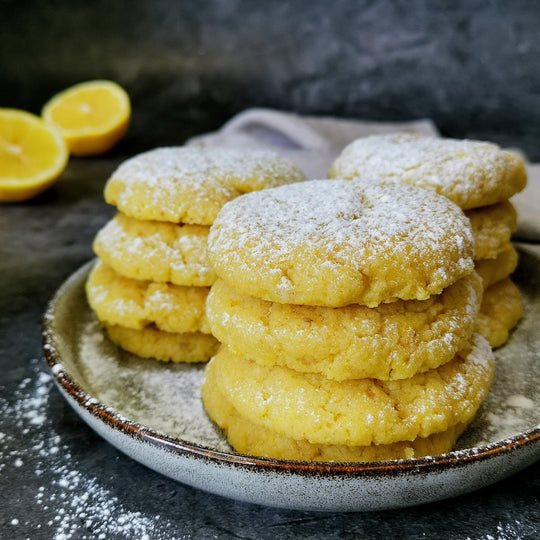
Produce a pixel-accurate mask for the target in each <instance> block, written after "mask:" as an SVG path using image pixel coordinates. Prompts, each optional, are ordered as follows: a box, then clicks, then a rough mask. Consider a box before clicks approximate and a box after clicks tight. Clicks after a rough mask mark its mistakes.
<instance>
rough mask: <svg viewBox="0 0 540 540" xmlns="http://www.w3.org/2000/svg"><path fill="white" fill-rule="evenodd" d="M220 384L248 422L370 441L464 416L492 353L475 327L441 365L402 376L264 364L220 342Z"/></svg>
mask: <svg viewBox="0 0 540 540" xmlns="http://www.w3.org/2000/svg"><path fill="white" fill-rule="evenodd" d="M212 362H214V363H215V366H213V369H215V370H216V371H217V375H216V376H217V377H218V378H219V380H220V384H221V390H222V392H223V394H224V395H225V397H226V398H227V400H228V401H229V402H230V403H231V405H232V406H233V407H234V408H235V409H236V410H237V411H238V413H239V414H240V415H242V416H243V417H245V418H247V419H248V420H249V421H250V422H253V423H254V424H257V425H262V426H264V427H266V428H268V429H270V430H272V431H275V432H277V433H280V434H281V435H285V436H286V437H289V438H292V439H296V440H303V439H305V440H307V441H308V442H310V443H313V444H337V445H347V446H367V445H370V444H372V443H374V444H391V443H395V442H399V441H405V440H413V439H416V438H417V437H428V436H430V435H432V434H434V433H440V432H442V431H446V430H448V429H449V428H450V427H451V426H454V425H456V424H459V423H463V424H467V423H468V422H469V421H470V420H471V419H472V418H473V416H474V414H475V413H476V411H477V409H478V407H479V406H480V403H481V402H482V401H483V399H484V398H485V396H486V395H487V392H488V390H489V387H490V384H491V379H492V376H493V353H492V351H491V347H490V346H489V344H488V343H487V341H486V340H485V339H484V338H483V337H482V336H480V335H478V334H473V337H472V338H471V343H470V345H469V347H468V348H467V349H466V350H464V351H463V352H461V353H459V354H458V355H456V357H455V358H454V359H453V360H451V361H450V362H448V363H446V364H444V365H443V366H441V367H439V368H437V369H432V370H430V371H427V372H426V373H421V374H418V375H415V376H414V377H412V378H410V379H404V380H400V381H379V380H377V379H355V380H348V381H342V382H337V381H332V380H330V379H327V378H325V377H323V376H321V375H318V374H312V373H309V374H306V373H299V372H297V371H294V370H292V369H289V368H286V367H281V366H271V367H269V366H262V365H260V364H257V363H255V362H253V361H252V360H249V359H247V358H243V357H241V356H238V355H235V354H234V353H232V352H231V351H230V350H228V349H227V347H225V346H222V347H221V348H220V350H219V351H218V353H217V354H216V356H214V358H213V359H212Z"/></svg>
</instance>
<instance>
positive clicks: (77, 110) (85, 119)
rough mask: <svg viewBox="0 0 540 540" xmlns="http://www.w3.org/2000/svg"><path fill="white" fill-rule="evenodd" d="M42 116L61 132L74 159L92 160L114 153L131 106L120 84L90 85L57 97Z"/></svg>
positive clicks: (69, 90) (65, 92)
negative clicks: (84, 158) (92, 157)
mask: <svg viewBox="0 0 540 540" xmlns="http://www.w3.org/2000/svg"><path fill="white" fill-rule="evenodd" d="M42 116H43V119H44V120H45V121H46V122H47V123H50V124H54V125H55V126H56V127H57V128H58V129H59V130H60V132H61V133H62V136H63V137H64V140H65V141H66V143H67V145H68V148H69V151H70V152H71V153H72V154H73V155H75V156H91V155H96V154H102V153H103V152H106V151H107V150H110V149H111V148H112V147H113V146H114V145H115V144H116V143H117V142H118V141H119V140H120V139H121V138H122V137H123V136H124V134H125V133H126V130H127V128H128V125H129V120H130V117H131V105H130V101H129V96H128V95H127V93H126V91H125V90H124V89H123V88H122V87H121V86H119V85H118V84H116V83H114V82H112V81H89V82H83V83H80V84H77V85H75V86H72V87H70V88H68V89H67V90H64V91H63V92H60V93H59V94H56V96H54V97H53V98H51V100H50V101H48V102H47V103H46V105H45V107H43V112H42Z"/></svg>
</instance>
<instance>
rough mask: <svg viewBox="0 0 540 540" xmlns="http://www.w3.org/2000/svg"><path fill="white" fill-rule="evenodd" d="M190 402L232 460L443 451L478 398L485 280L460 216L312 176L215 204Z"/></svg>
mask: <svg viewBox="0 0 540 540" xmlns="http://www.w3.org/2000/svg"><path fill="white" fill-rule="evenodd" d="M208 248H209V258H210V262H211V264H212V265H213V267H214V270H215V272H216V274H217V276H218V280H217V281H216V283H215V284H214V285H213V286H212V289H211V292H210V295H209V297H208V302H207V316H208V320H209V323H210V326H211V329H212V332H213V333H214V334H215V335H216V336H217V338H218V339H219V340H220V341H222V342H223V345H222V346H221V348H220V349H219V351H218V353H217V354H216V356H215V357H214V358H213V359H212V361H211V362H210V363H209V364H208V366H207V368H206V371H205V378H204V382H203V387H202V398H203V402H204V405H205V407H206V410H207V412H208V414H209V416H210V417H211V418H212V419H214V420H215V422H216V423H217V424H218V425H219V426H220V427H222V428H223V429H224V430H225V431H226V433H227V436H228V439H229V441H230V443H231V445H232V446H233V447H234V448H235V449H236V450H237V451H239V452H242V453H247V454H252V455H260V456H267V457H274V458H283V459H300V460H323V461H370V460H379V459H398V458H412V457H419V456H424V455H429V454H439V453H442V452H445V451H448V450H449V449H450V448H451V447H452V445H453V444H454V442H455V440H456V438H457V437H458V436H459V434H460V433H461V431H462V430H463V429H464V427H465V426H466V425H467V424H468V423H469V422H470V421H471V419H472V418H473V416H474V414H475V412H476V410H477V409H478V407H479V405H480V403H481V402H482V400H483V399H484V397H485V396H486V394H487V392H488V389H489V386H490V383H491V379H492V374H493V362H492V352H491V349H490V347H489V344H488V343H487V342H486V341H485V339H484V338H482V337H481V336H480V335H478V334H473V328H474V323H475V319H476V315H477V313H478V310H479V307H480V297H481V294H482V285H481V280H480V278H479V277H478V276H477V275H476V274H475V273H474V263H473V237H472V232H471V227H470V223H469V221H468V220H467V219H466V218H465V216H464V215H463V213H462V212H461V210H460V209H459V207H457V206H456V205H455V204H454V203H452V202H451V201H449V200H448V199H447V198H445V197H442V196H440V195H438V194H437V193H435V192H434V191H429V190H423V189H421V188H417V187H415V186H408V185H405V184H391V183H370V182H362V181H358V182H348V181H345V180H334V181H331V182H330V181H324V180H323V181H309V182H304V183H301V184H294V185H290V186H283V187H279V188H276V189H271V190H266V191H264V192H259V193H252V194H249V195H246V196H244V197H240V198H238V199H236V200H235V201H232V202H231V203H229V204H227V205H226V206H225V207H224V208H223V209H222V211H221V212H220V214H219V216H218V218H217V219H216V221H215V223H214V225H213V226H212V229H211V232H210V235H209V239H208Z"/></svg>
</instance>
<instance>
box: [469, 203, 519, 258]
mask: <svg viewBox="0 0 540 540" xmlns="http://www.w3.org/2000/svg"><path fill="white" fill-rule="evenodd" d="M465 215H466V216H467V217H468V218H469V219H470V220H471V226H472V231H473V236H474V254H475V256H474V258H475V260H479V259H494V258H495V257H497V255H498V254H499V253H501V251H504V250H505V248H507V246H508V243H509V242H510V238H511V236H512V233H513V232H514V231H515V230H516V229H517V212H516V209H515V208H514V206H513V205H512V203H511V202H510V201H504V202H501V203H498V204H493V205H491V206H483V207H481V208H475V209H474V210H467V212H465Z"/></svg>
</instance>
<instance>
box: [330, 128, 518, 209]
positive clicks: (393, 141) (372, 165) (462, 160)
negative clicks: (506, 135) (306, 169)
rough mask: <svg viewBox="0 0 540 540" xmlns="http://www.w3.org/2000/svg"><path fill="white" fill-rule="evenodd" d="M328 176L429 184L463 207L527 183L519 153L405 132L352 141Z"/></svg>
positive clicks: (500, 197) (482, 203)
mask: <svg viewBox="0 0 540 540" xmlns="http://www.w3.org/2000/svg"><path fill="white" fill-rule="evenodd" d="M329 177H330V178H345V179H347V180H350V179H353V178H368V179H375V180H388V181H392V182H404V183H406V184H411V185H416V186H420V187H423V188H431V189H434V190H435V191H437V192H438V193H440V194H442V195H445V196H446V197H448V198H449V199H451V200H452V201H454V202H455V203H456V204H457V205H458V206H460V207H461V208H462V209H464V210H466V209H470V208H477V207H479V206H487V205H490V204H495V203H498V202H501V201H504V200H506V199H508V198H510V197H511V196H512V195H514V194H515V193H517V192H519V191H521V190H522V189H523V188H524V187H525V184H526V183H527V172H526V170H525V164H524V162H523V160H522V159H521V157H519V156H518V155H517V154H515V153H511V152H507V151H505V150H502V149H501V148H500V147H499V146H497V145H496V144H492V143H487V142H480V141H471V140H457V139H443V138H435V137H425V136H421V135H414V134H406V133H400V134H392V135H374V136H371V137H365V138H361V139H357V140H355V141H353V142H352V143H351V144H349V145H348V146H347V147H346V148H345V149H344V150H343V152H342V153H341V155H340V156H339V157H338V158H337V159H336V161H335V162H334V164H333V165H332V166H331V168H330V172H329Z"/></svg>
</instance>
